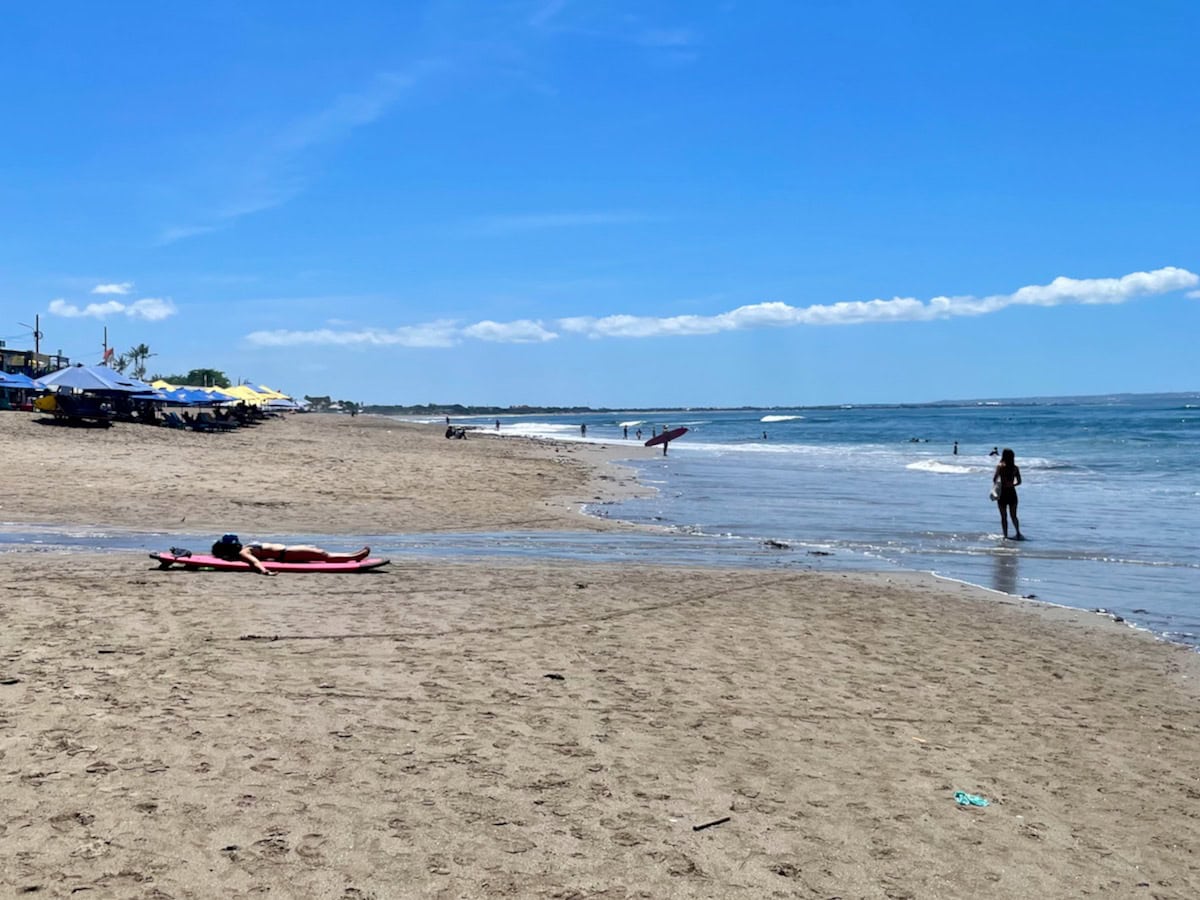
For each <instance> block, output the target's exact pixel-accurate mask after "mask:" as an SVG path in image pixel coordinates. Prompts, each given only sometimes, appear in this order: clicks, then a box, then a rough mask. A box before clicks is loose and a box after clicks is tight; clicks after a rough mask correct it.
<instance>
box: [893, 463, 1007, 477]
mask: <svg viewBox="0 0 1200 900" xmlns="http://www.w3.org/2000/svg"><path fill="white" fill-rule="evenodd" d="M904 468H906V469H915V470H917V471H918V472H934V473H936V474H938V475H973V474H979V473H983V472H987V471H988V469H987V468H984V467H980V466H964V465H959V464H957V463H944V462H941V461H939V460H936V459H919V460H917V461H916V462H910V463H909V464H908V465H906V466H905V467H904Z"/></svg>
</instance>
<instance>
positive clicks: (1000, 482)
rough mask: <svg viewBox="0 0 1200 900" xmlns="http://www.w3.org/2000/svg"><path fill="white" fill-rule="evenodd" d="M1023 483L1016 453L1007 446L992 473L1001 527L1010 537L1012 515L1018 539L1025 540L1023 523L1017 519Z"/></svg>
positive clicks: (1006, 536) (1005, 535) (1005, 534)
mask: <svg viewBox="0 0 1200 900" xmlns="http://www.w3.org/2000/svg"><path fill="white" fill-rule="evenodd" d="M1020 483H1021V470H1020V468H1019V467H1018V466H1017V459H1016V454H1014V453H1013V452H1012V448H1010V447H1005V448H1004V452H1003V453H1001V454H1000V462H999V463H997V464H996V471H995V472H994V473H993V474H992V484H993V485H995V487H996V505H997V506H999V507H1000V528H1001V529H1002V530H1003V531H1004V537H1005V538H1006V539H1007V538H1008V518H1009V516H1012V523H1013V528H1015V529H1016V531H1017V534H1016V539H1017V540H1018V541H1023V540H1025V538H1023V537H1022V536H1021V523H1020V521H1019V520H1018V519H1017V485H1019V484H1020Z"/></svg>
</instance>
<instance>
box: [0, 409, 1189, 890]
mask: <svg viewBox="0 0 1200 900" xmlns="http://www.w3.org/2000/svg"><path fill="white" fill-rule="evenodd" d="M18 415H19V414H11V416H12V418H9V414H0V451H3V452H4V454H5V456H4V458H5V459H6V460H7V461H8V462H7V465H8V467H9V470H10V472H11V473H12V475H13V476H15V479H14V477H10V479H9V480H8V481H9V482H10V483H11V482H12V481H13V480H16V481H17V482H19V484H17V485H16V486H14V487H13V489H12V490H8V489H7V486H6V490H5V492H4V496H3V504H4V505H3V508H2V509H0V519H3V520H5V521H10V522H12V521H17V522H27V523H59V524H80V523H83V522H87V523H104V522H107V523H108V524H110V525H113V526H118V525H124V526H127V527H152V528H155V529H158V528H171V527H174V525H173V523H174V521H175V519H174V518H172V517H174V516H179V515H186V516H187V517H188V518H187V522H186V525H184V526H183V527H185V528H188V529H195V528H197V527H201V526H211V527H212V530H214V531H218V532H219V531H221V530H226V529H227V528H228V527H229V523H230V522H231V518H230V517H231V516H237V517H238V518H236V519H234V520H232V521H233V522H234V525H235V526H236V527H237V528H239V529H240V530H241V531H243V532H260V533H265V532H268V531H269V532H271V533H288V532H303V531H323V532H325V533H345V534H346V535H347V541H348V542H351V543H352V542H353V536H354V534H356V533H371V532H380V531H405V530H412V531H416V530H437V529H438V528H439V526H440V530H447V531H452V530H468V529H470V528H475V529H491V528H497V527H516V526H513V525H510V524H506V523H515V522H521V523H525V524H523V525H522V526H521V527H548V528H556V529H557V528H564V527H579V528H611V527H618V526H616V524H615V523H610V522H603V521H596V520H588V519H584V518H582V517H580V516H578V515H577V514H576V513H575V512H574V509H575V508H576V507H577V506H578V504H579V503H581V502H583V501H586V500H591V499H593V498H594V497H596V496H604V491H607V490H610V489H611V490H628V489H630V488H631V485H629V484H628V483H627V482H626V481H624V479H625V478H626V477H627V476H626V475H625V474H624V473H622V472H619V471H618V472H612V471H608V470H604V469H596V468H595V467H594V464H593V462H594V461H593V457H592V454H591V453H590V451H589V450H587V449H585V448H582V447H578V446H576V447H567V446H555V445H552V444H547V443H543V442H531V441H502V440H494V439H490V440H485V439H483V438H482V437H481V436H474V437H472V438H468V439H467V440H466V441H446V440H445V439H444V438H442V436H441V433H440V429H432V430H431V429H429V428H423V427H420V426H406V427H405V426H401V427H397V426H396V424H395V423H392V422H388V421H386V420H371V419H367V418H362V417H360V418H358V419H349V418H338V417H327V416H311V417H295V418H293V419H289V420H287V421H284V422H273V423H268V424H266V425H264V426H262V427H261V428H259V429H256V430H255V431H253V432H249V433H246V434H240V433H239V434H233V435H191V434H180V433H178V432H168V431H166V430H165V429H164V430H162V432H161V433H160V432H158V431H156V430H152V429H140V430H139V429H136V428H134V427H133V426H128V427H127V428H125V429H120V430H119V426H118V427H117V428H114V429H112V430H111V431H108V432H68V431H67V430H65V429H61V430H60V429H49V428H48V429H42V428H38V427H37V426H31V425H29V424H28V420H27V417H25V421H20V420H18V419H16V418H15V417H17V416H18ZM121 431H124V432H125V433H124V434H122V433H121ZM139 432H140V433H139ZM44 434H50V435H53V436H52V437H49V438H47V437H45V436H44ZM93 441H95V443H92V442H93ZM31 444H36V445H37V446H31ZM99 446H102V447H103V449H104V452H103V453H97V452H91V453H87V452H81V451H87V450H89V449H95V448H96V447H99ZM647 452H650V451H647ZM43 458H50V459H51V460H53V465H51V466H50V469H51V470H52V471H54V472H55V474H56V476H57V477H56V478H54V479H52V480H48V475H49V473H48V472H45V471H42V470H40V469H36V468H31V467H33V466H35V465H37V462H38V460H39V459H43ZM73 460H74V461H73ZM239 461H240V468H239V469H238V474H237V476H236V477H232V478H220V479H215V480H214V479H208V480H202V479H198V478H196V477H195V476H194V474H193V473H194V471H195V469H196V467H197V466H199V467H202V468H204V469H205V470H212V471H219V470H221V469H223V468H224V467H225V466H234V464H235V463H239ZM322 471H324V472H325V473H329V472H338V473H340V476H341V477H338V478H328V477H321V475H320V473H321V472H322ZM604 476H607V477H604ZM602 479H603V480H602ZM610 479H611V480H610ZM39 486H40V487H39ZM260 492H265V493H260ZM376 492H386V493H387V496H386V497H380V496H376ZM266 500H272V501H274V503H275V505H274V506H269V505H265V501H266ZM255 501H258V502H255ZM446 509H452V510H460V511H461V515H460V516H459V518H460V519H461V521H457V522H450V521H444V519H443V517H444V515H445V510H446ZM360 522H361V523H370V524H369V525H365V524H363V525H360V524H358V523H360ZM0 564H2V565H3V566H4V570H5V578H4V581H3V587H2V588H0V850H2V851H3V852H0V895H5V896H9V895H21V892H27V893H29V894H30V895H32V896H46V897H80V896H82V897H95V898H110V897H111V898H125V897H138V898H141V897H145V898H152V897H153V898H164V897H174V898H184V897H187V898H210V897H238V898H242V897H245V898H249V897H257V896H261V895H264V894H266V895H269V896H276V897H305V898H307V897H314V898H366V897H374V898H392V897H446V898H451V897H494V896H512V897H555V898H574V897H579V898H583V897H605V898H617V897H647V898H658V897H745V898H759V897H773V896H778V897H795V896H799V897H810V896H811V897H835V896H837V897H846V898H849V897H879V898H883V897H913V898H926V897H933V898H959V897H972V896H979V897H1012V898H1017V897H1021V898H1026V897H1075V896H1078V897H1086V896H1112V897H1126V896H1128V897H1158V898H1165V897H1180V898H1183V897H1192V896H1196V895H1197V893H1198V889H1200V869H1198V866H1197V861H1196V859H1195V848H1196V847H1197V846H1200V827H1198V825H1197V822H1198V819H1197V818H1196V816H1197V812H1196V810H1197V803H1198V802H1200V777H1198V775H1197V761H1198V757H1197V753H1196V729H1197V727H1198V725H1200V717H1198V716H1197V713H1196V710H1197V699H1198V691H1197V687H1196V685H1197V679H1198V677H1200V667H1198V665H1197V661H1198V659H1200V657H1198V656H1197V655H1196V654H1195V653H1193V652H1191V651H1188V650H1186V649H1184V648H1179V647H1172V646H1168V645H1164V644H1161V643H1158V642H1155V641H1153V640H1151V639H1150V638H1148V637H1146V636H1145V635H1140V634H1137V633H1134V632H1132V631H1130V630H1129V629H1127V628H1125V627H1123V626H1121V625H1117V624H1114V623H1111V622H1108V621H1106V620H1103V619H1101V618H1100V617H1097V616H1095V615H1092V614H1089V613H1084V612H1075V611H1069V610H1056V609H1050V608H1046V607H1042V606H1039V605H1035V604H1029V603H1024V602H1019V601H1001V600H999V599H998V598H997V596H996V595H992V594H989V593H987V592H984V591H981V590H977V589H973V588H968V587H965V586H961V585H955V584H948V583H942V582H938V581H936V580H934V579H932V578H927V577H924V576H919V575H891V576H889V575H853V574H842V573H822V572H817V571H804V570H799V569H798V570H796V571H770V572H762V571H744V570H743V571H738V570H710V569H682V568H674V567H635V566H615V565H589V564H579V563H555V562H538V561H530V562H523V563H520V564H493V563H463V562H449V563H447V562H437V563H419V564H411V563H407V562H406V563H403V564H394V565H393V566H391V567H389V568H388V569H385V570H383V571H381V572H379V573H374V574H363V575H358V576H320V575H295V576H286V577H279V578H261V577H257V576H252V575H242V574H222V573H187V572H182V571H175V570H171V571H160V570H158V569H156V568H154V567H153V564H152V562H151V561H150V560H149V559H147V558H145V557H143V556H141V555H140V554H133V553H107V554H71V555H68V554H62V553H56V552H37V551H32V550H23V551H18V552H9V553H4V554H0ZM956 791H965V792H968V793H971V794H977V795H982V796H984V797H986V798H987V799H988V800H989V801H990V805H988V806H986V807H960V806H958V805H957V804H956V803H955V801H954V793H955V792H956ZM723 819H727V821H723V822H721V824H716V825H712V826H710V827H707V828H701V829H700V830H696V828H697V826H702V825H705V824H707V823H710V822H717V821H720V820H723Z"/></svg>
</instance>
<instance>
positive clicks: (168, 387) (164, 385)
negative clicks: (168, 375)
mask: <svg viewBox="0 0 1200 900" xmlns="http://www.w3.org/2000/svg"><path fill="white" fill-rule="evenodd" d="M150 387H152V388H161V389H162V390H164V391H173V390H175V385H173V384H171V382H169V381H163V380H162V379H161V378H160V379H158V381H152V382H150Z"/></svg>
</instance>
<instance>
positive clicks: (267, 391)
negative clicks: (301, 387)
mask: <svg viewBox="0 0 1200 900" xmlns="http://www.w3.org/2000/svg"><path fill="white" fill-rule="evenodd" d="M258 392H259V393H260V394H262V395H263V396H264V397H266V398H267V399H268V400H291V399H292V398H291V397H289V396H288V395H287V394H281V393H280V392H279V391H277V390H275V389H274V388H269V387H267V386H266V385H265V384H260V385H259V386H258Z"/></svg>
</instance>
